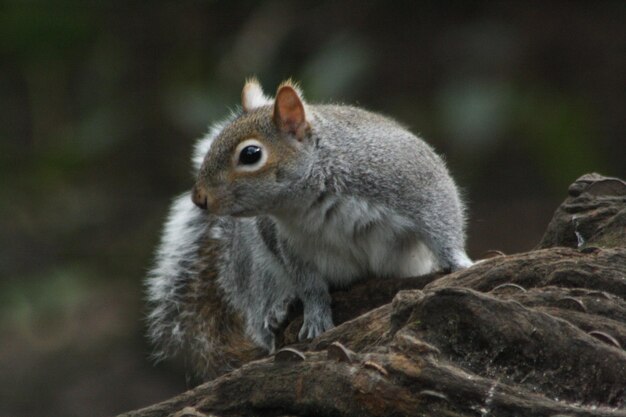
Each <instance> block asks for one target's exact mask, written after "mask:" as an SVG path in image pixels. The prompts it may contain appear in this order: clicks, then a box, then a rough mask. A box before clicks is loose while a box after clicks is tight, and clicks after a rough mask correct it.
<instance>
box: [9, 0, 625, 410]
mask: <svg viewBox="0 0 626 417" xmlns="http://www.w3.org/2000/svg"><path fill="white" fill-rule="evenodd" d="M625 27H626V3H625V2H623V1H614V2H601V1H600V2H582V1H581V2H560V1H551V2H538V1H537V2H534V1H531V2H526V1H524V2H471V3H470V2H462V1H451V2H438V1H431V2H406V3H403V2H389V1H346V2H337V1H324V0H320V1H316V2H311V1H308V2H295V1H293V2H290V1H267V2H253V1H230V2H228V1H207V2H202V1H187V2H139V1H127V2H121V1H119V2H116V1H113V2H90V1H85V2H52V1H50V2H46V1H8V2H7V1H4V2H1V3H0V244H1V246H0V416H9V415H10V416H37V415H41V416H44V415H45V416H85V415H90V416H104V415H111V414H114V413H117V412H121V411H124V410H126V409H129V408H136V407H140V406H143V405H147V404H149V403H151V402H154V401H157V400H160V399H165V398H166V397H167V396H170V395H172V394H174V393H176V392H178V391H181V390H182V389H184V388H185V386H186V382H185V377H184V372H182V371H179V370H177V368H176V367H175V366H172V365H169V366H168V365H160V366H158V367H154V366H153V365H152V363H150V361H149V360H148V359H147V356H148V352H149V347H148V346H147V344H146V343H145V341H144V338H143V327H142V326H143V324H142V314H143V312H142V280H143V277H144V275H145V271H146V269H147V268H148V267H149V265H150V262H151V255H152V251H153V249H154V247H155V245H156V243H157V240H158V236H159V230H160V226H161V222H162V220H163V218H164V216H165V213H166V210H167V207H168V204H169V202H170V200H171V198H172V197H173V196H175V195H176V194H178V193H180V192H182V191H184V190H187V189H189V188H190V186H191V184H192V177H191V173H190V171H191V170H190V164H189V156H190V152H191V148H192V145H193V143H194V140H195V139H196V138H199V137H200V136H201V135H202V134H203V133H204V132H206V130H207V126H208V124H209V123H211V121H214V120H216V119H219V118H221V117H223V116H225V115H226V114H228V112H229V111H230V109H232V108H234V107H235V106H237V105H238V104H239V95H240V90H241V87H242V85H243V81H244V78H245V77H247V76H250V75H253V74H256V75H257V76H258V77H259V78H260V80H261V81H262V82H263V84H264V85H265V87H266V90H267V91H269V92H273V91H274V89H275V88H276V85H277V84H278V83H279V82H280V81H281V80H283V79H284V78H287V77H290V76H292V77H294V78H295V79H297V80H300V81H301V82H302V86H303V88H304V91H305V95H306V97H307V98H308V99H309V101H312V102H316V101H324V102H329V101H335V102H336V101H339V102H346V103H351V104H358V105H361V106H363V107H366V108H369V109H372V110H375V111H380V112H383V113H386V114H388V115H391V116H393V117H395V118H396V119H398V120H400V121H401V122H402V123H404V124H405V125H407V126H408V127H410V128H411V129H412V130H413V131H414V132H419V133H420V134H422V136H423V137H425V138H426V139H427V140H428V141H429V142H430V143H432V144H433V145H434V146H435V147H436V149H437V150H438V151H439V152H441V153H443V154H445V155H446V158H447V160H448V163H449V166H450V168H451V171H452V172H453V175H454V176H455V178H457V180H458V182H459V184H460V185H461V186H462V187H463V189H464V190H465V195H466V198H467V201H468V203H469V207H470V220H469V226H470V227H469V233H470V238H469V251H470V254H471V255H472V256H474V257H478V256H480V255H481V254H482V253H483V252H484V251H485V250H487V249H500V250H503V251H505V252H509V253H510V252H517V251H524V250H528V249H530V248H532V247H533V246H534V244H535V243H536V242H538V240H539V239H540V237H541V233H542V231H543V230H544V228H545V226H546V224H547V222H548V221H549V219H550V217H551V214H552V212H553V211H554V209H555V208H556V206H557V205H558V203H559V202H560V201H561V200H562V199H563V198H564V196H565V195H566V189H567V185H568V184H569V183H570V182H572V181H573V180H574V179H576V178H577V177H578V176H579V175H581V174H583V173H586V172H590V171H599V172H601V173H604V174H607V175H615V176H621V177H625V176H626V156H625V155H626V137H625V132H626V119H625V117H624V115H625V114H626V96H625V91H626V76H625V74H626V30H625V29H624V28H625Z"/></svg>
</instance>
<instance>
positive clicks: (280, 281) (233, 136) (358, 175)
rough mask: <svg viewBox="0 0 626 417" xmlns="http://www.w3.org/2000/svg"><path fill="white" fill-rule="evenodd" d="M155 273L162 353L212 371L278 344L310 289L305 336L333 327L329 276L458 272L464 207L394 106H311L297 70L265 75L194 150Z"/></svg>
mask: <svg viewBox="0 0 626 417" xmlns="http://www.w3.org/2000/svg"><path fill="white" fill-rule="evenodd" d="M194 166H195V170H196V174H197V177H196V182H195V185H194V187H193V190H191V192H188V193H185V194H183V195H182V196H180V197H178V198H177V199H176V200H175V201H174V202H173V204H172V206H171V209H170V213H169V217H168V220H167V222H166V224H165V227H164V232H163V236H162V240H161V244H160V247H159V249H158V251H157V255H156V262H155V263H156V265H155V266H154V268H153V269H152V270H151V272H150V273H149V276H148V279H147V293H148V303H149V309H150V311H149V315H148V332H149V336H150V338H151V339H152V342H153V343H154V344H155V345H156V357H157V358H159V359H160V358H165V357H168V356H173V355H176V354H179V353H182V354H183V355H184V356H185V357H186V359H187V361H188V363H189V364H190V365H191V367H192V368H193V370H194V371H195V373H196V374H198V375H199V376H201V377H203V378H211V377H214V376H217V375H219V374H222V373H224V372H226V371H228V370H231V369H233V368H235V367H237V366H239V365H240V364H242V363H244V362H245V361H247V360H250V359H252V358H254V357H258V356H259V355H262V354H263V353H267V352H270V353H271V352H273V351H274V349H275V337H274V333H275V329H276V328H277V327H278V326H279V325H280V324H281V323H282V322H283V321H284V320H285V318H286V314H287V309H288V307H289V305H290V304H291V303H292V302H293V301H294V300H295V299H300V300H301V302H302V305H303V314H304V319H303V325H302V328H301V330H300V332H299V338H300V340H304V339H310V338H315V337H316V336H318V335H320V334H321V333H323V332H325V331H327V330H329V329H331V328H332V327H333V320H332V313H331V308H330V301H331V297H330V294H329V287H345V286H347V285H349V284H350V283H353V282H354V281H356V280H358V279H361V278H364V277H367V276H377V277H380V278H386V277H409V276H416V275H420V274H425V273H428V272H431V271H433V270H435V269H437V268H440V269H444V270H452V271H453V270H457V269H460V268H466V267H468V266H470V265H471V264H472V261H471V260H470V259H469V258H468V256H467V255H466V253H465V249H464V245H465V218H464V205H463V202H462V201H461V199H460V197H459V193H458V191H457V187H456V185H455V183H454V181H453V180H452V178H451V177H450V175H449V173H448V170H447V169H446V166H445V164H444V162H443V160H442V159H441V158H440V157H439V156H438V155H437V154H436V153H435V152H434V151H433V149H432V148H431V147H430V146H429V145H428V144H426V143H425V142H424V141H422V140H421V139H419V138H417V137H416V136H415V135H414V134H412V133H410V132H409V131H408V130H406V129H405V128H403V127H402V126H400V125H399V124H398V123H396V122H395V121H393V120H390V119H389V118H387V117H384V116H381V115H378V114H375V113H371V112H368V111H365V110H362V109H359V108H356V107H351V106H345V105H311V104H307V103H306V102H305V101H304V99H303V96H302V93H301V91H300V90H299V88H298V87H297V86H296V85H295V84H294V83H292V82H291V81H286V82H284V83H282V84H281V85H280V86H279V88H278V90H277V93H276V98H275V99H272V98H269V97H266V96H265V95H264V93H263V90H262V89H261V86H260V85H259V83H258V82H257V81H256V80H254V79H253V80H249V81H248V82H247V83H246V84H245V86H244V88H243V91H242V108H241V110H239V111H237V112H235V113H234V114H232V115H231V116H230V117H229V118H228V119H227V120H225V121H224V122H222V123H217V124H215V125H214V126H213V127H212V128H211V129H210V131H209V133H208V134H207V135H206V136H205V137H204V138H203V139H201V140H200V141H199V143H198V144H197V146H196V150H195V155H194Z"/></svg>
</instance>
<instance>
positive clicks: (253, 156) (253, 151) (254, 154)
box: [239, 145, 263, 165]
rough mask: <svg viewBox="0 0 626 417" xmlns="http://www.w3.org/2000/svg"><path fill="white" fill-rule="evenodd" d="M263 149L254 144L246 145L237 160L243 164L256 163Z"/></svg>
mask: <svg viewBox="0 0 626 417" xmlns="http://www.w3.org/2000/svg"><path fill="white" fill-rule="evenodd" d="M262 153H263V151H261V148H260V147H258V146H256V145H248V146H246V147H245V148H243V149H242V150H241V153H240V154H239V162H240V163H242V164H243V165H251V164H256V163H257V162H259V160H260V159H261V155H262Z"/></svg>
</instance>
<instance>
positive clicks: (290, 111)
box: [274, 85, 309, 140]
mask: <svg viewBox="0 0 626 417" xmlns="http://www.w3.org/2000/svg"><path fill="white" fill-rule="evenodd" d="M274 123H275V124H276V127H277V128H278V129H279V130H280V131H281V132H283V133H290V134H292V135H294V136H295V137H296V139H298V140H302V139H303V138H304V135H305V133H306V131H307V129H308V127H309V124H308V122H307V121H306V116H305V114H304V104H303V103H302V100H301V99H300V95H299V94H298V92H297V91H296V90H295V89H294V87H293V86H291V85H282V86H281V87H279V88H278V92H277V93H276V100H275V101H274Z"/></svg>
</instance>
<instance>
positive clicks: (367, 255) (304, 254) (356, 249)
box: [278, 197, 436, 286]
mask: <svg viewBox="0 0 626 417" xmlns="http://www.w3.org/2000/svg"><path fill="white" fill-rule="evenodd" d="M339 198H340V197H332V198H329V199H327V201H325V202H324V204H322V205H321V206H320V207H316V208H315V209H311V210H309V211H308V212H307V213H306V214H305V215H304V216H302V217H301V218H300V219H298V220H299V221H298V222H297V223H296V222H289V223H285V222H281V221H279V222H278V226H279V230H280V233H281V234H282V235H283V236H284V237H286V238H287V241H288V242H289V245H290V246H291V248H292V250H294V252H295V253H296V254H297V255H298V256H299V257H301V258H302V259H303V260H304V261H306V262H307V263H308V264H310V265H313V266H314V268H315V269H317V272H318V273H320V274H321V275H322V276H324V278H325V279H326V280H327V281H328V282H329V283H330V284H334V285H340V286H341V285H346V284H348V283H350V282H352V281H354V280H355V279H359V278H365V277H367V276H368V275H370V276H371V275H374V276H381V277H409V276H416V275H422V274H425V273H428V272H431V271H432V270H433V269H434V267H435V266H436V265H435V262H434V257H433V254H432V252H431V251H430V250H429V249H428V248H427V247H426V246H425V245H424V244H423V243H422V242H421V241H420V240H419V238H418V236H416V235H415V234H414V233H413V232H412V230H414V226H413V224H412V222H411V221H410V219H407V218H405V217H402V216H400V215H398V214H397V213H395V212H393V211H392V210H390V209H389V208H387V207H380V206H376V205H373V204H371V203H368V202H365V201H363V200H359V199H357V198H354V197H348V198H346V197H342V198H341V199H340V200H339ZM331 206H333V207H334V208H333V213H332V215H331V216H328V217H327V216H326V211H327V210H328V209H329V207H331ZM400 242H403V243H402V244H400Z"/></svg>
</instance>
